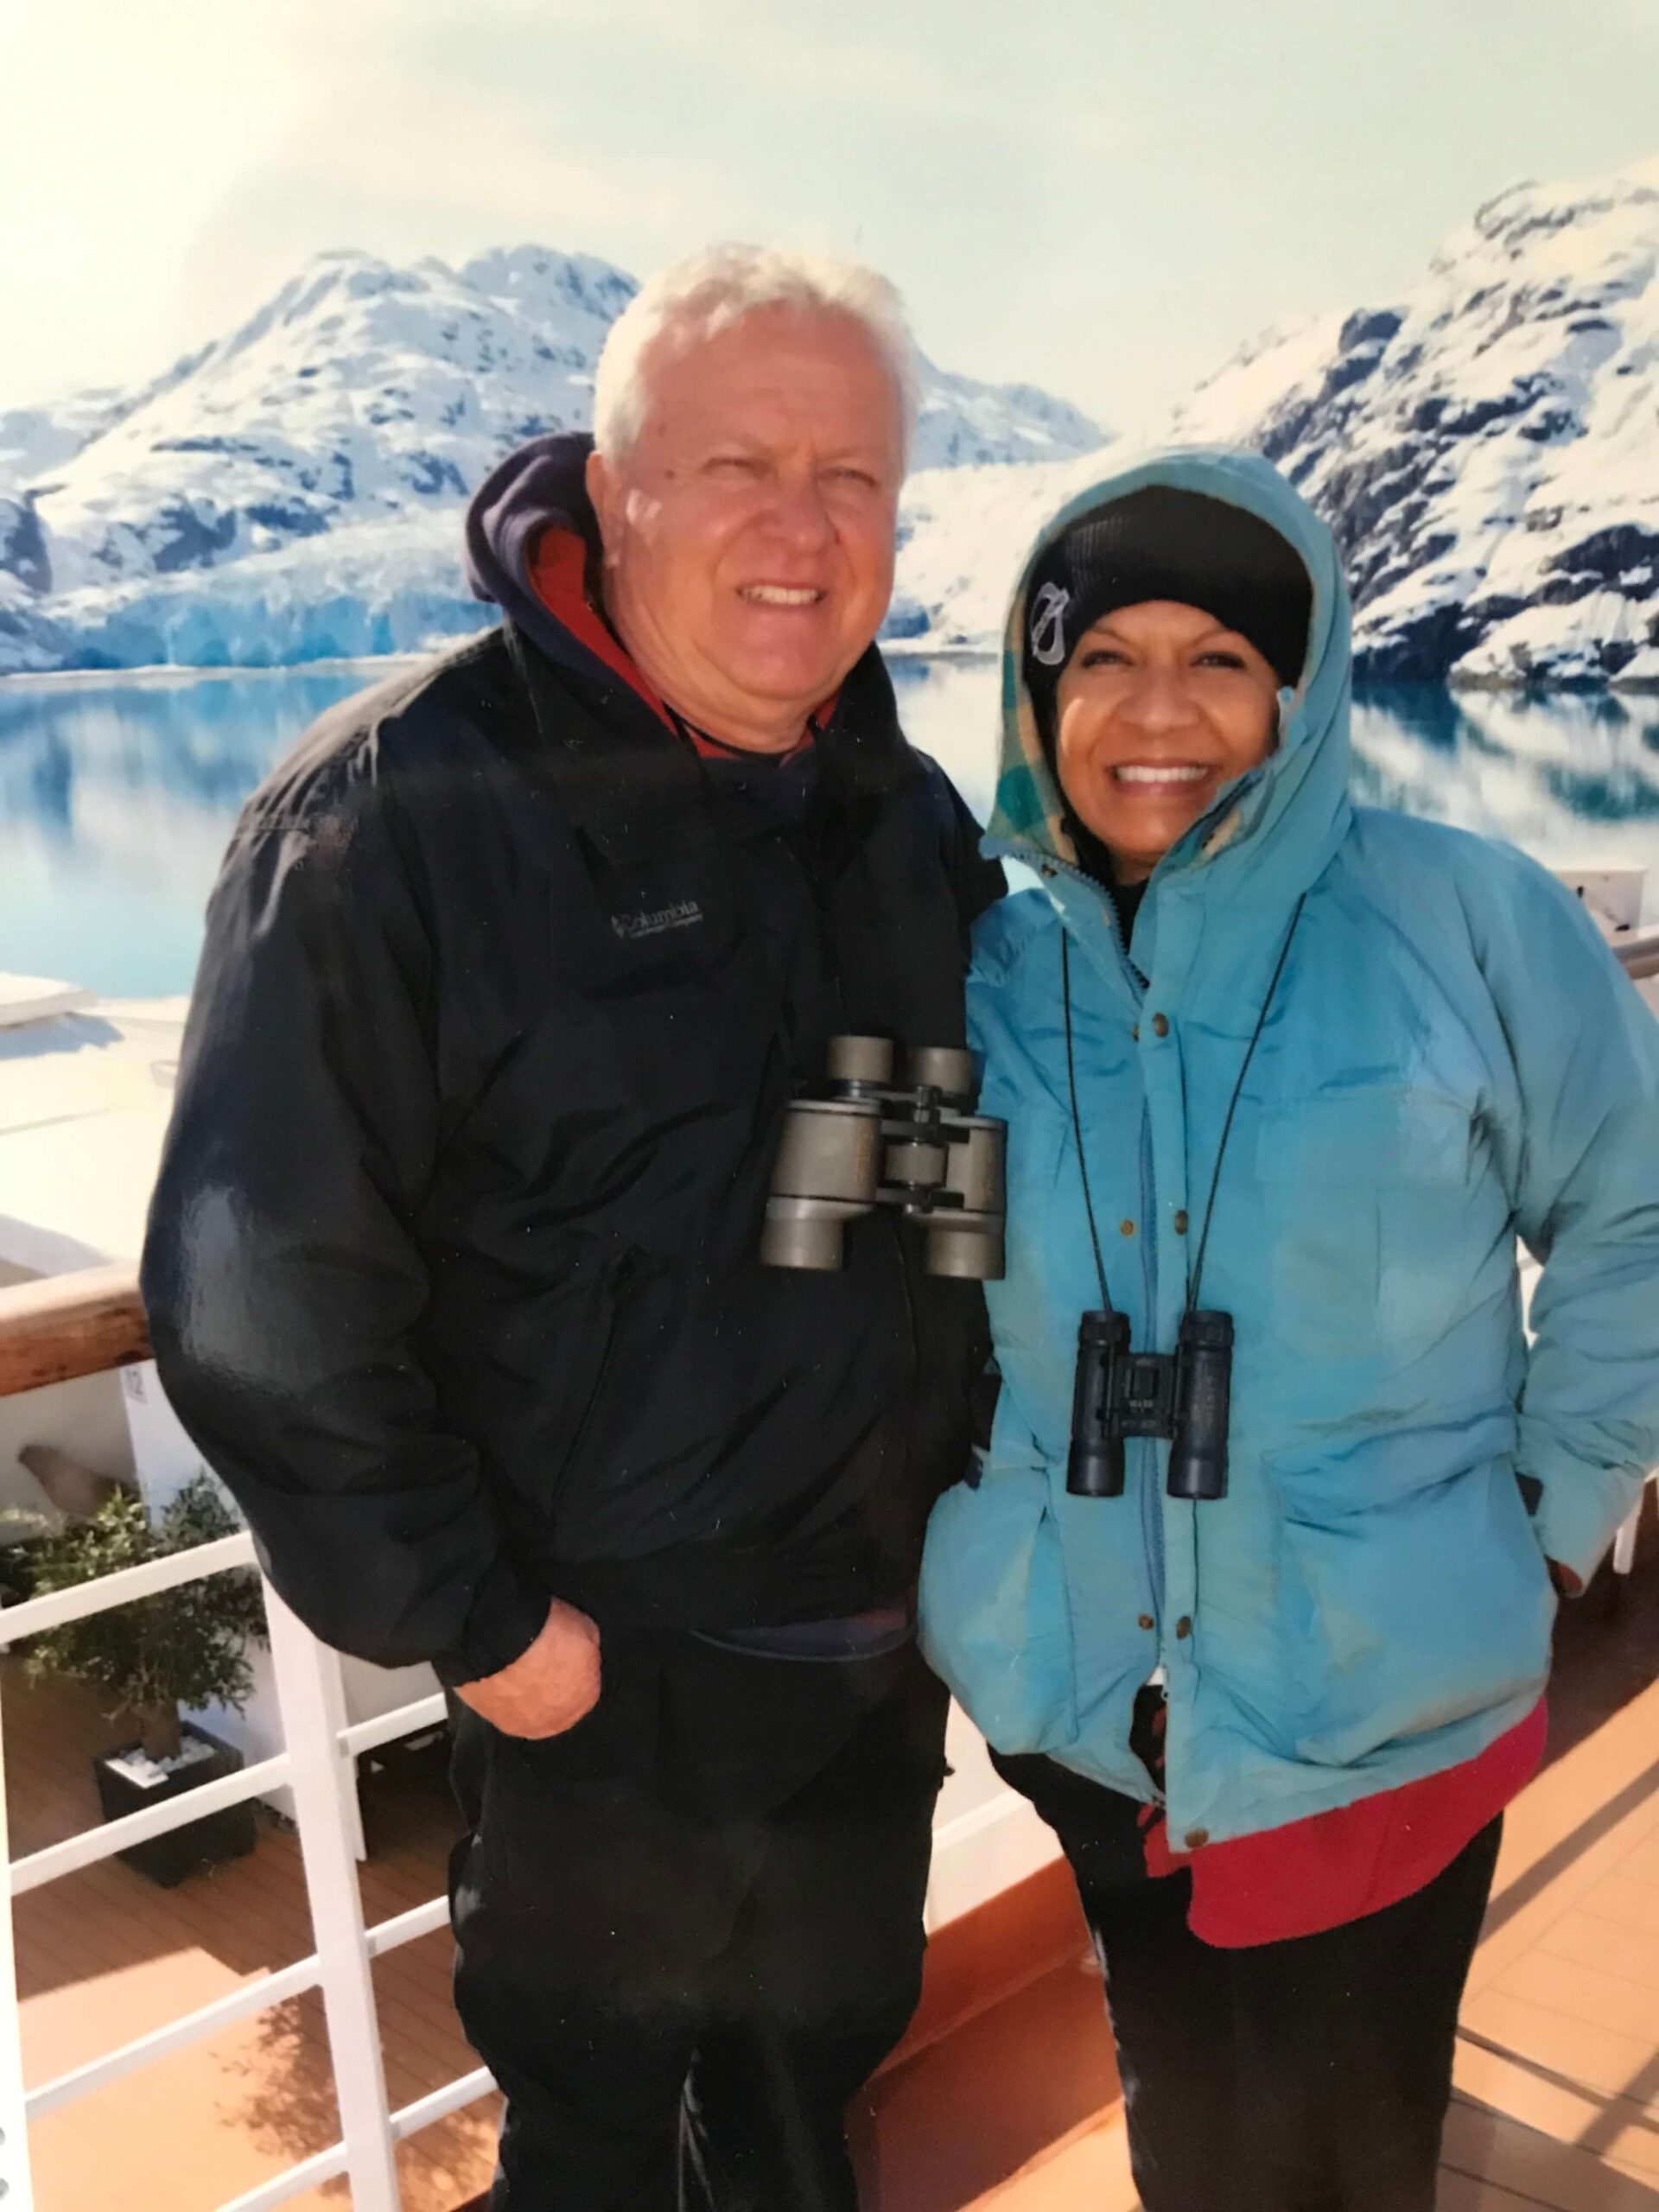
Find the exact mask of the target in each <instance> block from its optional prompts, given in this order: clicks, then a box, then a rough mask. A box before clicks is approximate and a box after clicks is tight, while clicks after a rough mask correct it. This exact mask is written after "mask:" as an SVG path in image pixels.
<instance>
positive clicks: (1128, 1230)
mask: <svg viewBox="0 0 1659 2212" xmlns="http://www.w3.org/2000/svg"><path fill="white" fill-rule="evenodd" d="M1117 1226H1118V1230H1119V1232H1120V1234H1121V1235H1122V1236H1134V1234H1135V1224H1134V1223H1133V1222H1132V1221H1120V1222H1119V1223H1118V1224H1117Z"/></svg>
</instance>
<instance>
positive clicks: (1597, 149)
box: [0, 0, 1659, 426]
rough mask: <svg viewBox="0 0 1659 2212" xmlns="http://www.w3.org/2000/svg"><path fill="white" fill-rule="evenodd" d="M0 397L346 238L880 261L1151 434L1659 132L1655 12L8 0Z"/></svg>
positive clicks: (965, 355)
mask: <svg viewBox="0 0 1659 2212" xmlns="http://www.w3.org/2000/svg"><path fill="white" fill-rule="evenodd" d="M0 70H3V79H4V82H5V86H6V92H7V99H6V103H5V106H6V115H5V121H4V124H3V127H0V409H3V408H4V407H6V406H9V405H13V404H26V403H29V402H33V401H36V400H41V399H47V398H50V397H54V396H56V395H58V394H60V393H62V392H65V391H69V390H72V389H74V388H77V387H79V386H84V385H98V384H110V383H122V382H127V381H130V380H134V379H136V378H142V377H145V376H149V375H150V374H153V373H155V372H156V371H158V370H160V369H161V368H162V367H164V366H165V365H167V364H168V362H169V361H170V360H171V359H173V358H174V357H175V356H176V355H177V354H179V353H182V352H184V351H185V350H186V349H187V348H188V347H189V346H194V345H199V344H200V343H201V342H202V341H203V340H206V339H207V338H210V337H213V336H216V335H218V334H220V333H221V332H223V331H225V330H226V329H228V328H229V327H231V326H232V324H233V323H234V322H236V321H238V320H239V319H240V318H241V317H242V316H244V315H246V314H248V313H250V312H251V310H252V309H253V308H256V307H257V305H258V304H259V303H260V302H261V301H262V300H263V299H264V298H265V297H266V296H268V295H269V294H270V292H272V291H273V290H275V289H276V288H277V286H278V285H279V284H280V283H283V281H284V280H285V279H286V278H287V277H289V275H291V274H292V273H293V271H294V270H296V268H297V267H298V265H299V264H301V263H302V261H303V260H304V259H305V258H306V257H307V256H308V254H310V253H312V252H313V251H317V250H318V249H320V248H322V247H327V246H341V245H349V246H359V247H363V248H365V249H367V250H368V251H372V252H376V253H379V254H382V255H385V257H388V258H389V259H394V260H399V259H401V260H412V259H416V258H417V257H420V256H421V255H423V254H427V253H436V254H439V255H441V256H442V257H444V258H445V259H448V260H454V259H460V258H463V257H466V256H467V255H468V254H470V253H472V252H474V251H477V250H478V249H479V248H480V247H481V246H485V245H512V244H517V243H520V242H523V241H525V240H531V239H533V240H536V241H537V242H538V243H541V244H544V245H551V246H557V247H562V248H564V249H565V250H567V251H588V252H593V253H597V254H600V255H602V256H603V257H606V258H607V259H608V260H611V261H614V262H617V263H619V264H621V265H622V266H623V267H624V268H627V269H630V270H632V271H633V272H634V273H635V274H636V275H641V274H644V273H645V272H646V271H648V270H651V269H652V267H653V266H656V265H658V264H661V263H662V262H664V261H666V260H670V259H672V258H673V257H676V256H677V255H679V254H681V253H683V252H687V251H690V250H692V249H693V248H695V247H696V246H699V245H703V244H706V243H708V242H709V240H711V239H714V238H758V239H762V240H766V241H768V242H774V243H779V244H792V245H806V246H810V247H814V248H817V249H819V250H823V251H831V252H837V253H845V254H853V255H856V256H858V257H861V258H864V259H868V260H870V261H873V262H874V263H876V264H878V265H879V266H880V267H881V268H883V269H885V270H887V273H888V274H889V275H890V276H892V277H894V278H895V279H896V281H897V282H898V283H899V286H900V288H901V289H902V290H903V291H904V293H905V295H906V299H907V301H908V302H909V304H910V307H911V310H912V317H913V320H914V321H915V324H916V327H917V330H918V335H919V337H920V339H921V341H922V343H923V345H924V346H925V347H926V349H927V351H928V352H929V353H931V354H932V355H933V356H934V358H935V359H938V361H940V362H941V363H942V364H943V365H945V366H947V367H950V368H957V369H963V370H966V371H968V372H970V373H972V374H975V375H979V376H985V377H993V378H1015V377H1018V378H1025V379H1027V380H1028V381H1030V382H1033V383H1037V384H1042V385H1047V386H1048V387H1050V388H1051V389H1052V390H1054V391H1060V392H1063V393H1065V395H1067V396H1068V397H1071V398H1073V399H1076V400H1077V401H1078V402H1080V403H1081V404H1083V405H1084V406H1085V407H1087V408H1089V409H1090V411H1091V412H1093V413H1095V414H1096V415H1097V416H1100V417H1101V418H1102V419H1103V421H1105V422H1107V423H1112V424H1116V425H1120V426H1122V425H1133V424H1134V423H1136V422H1138V421H1141V420H1143V419H1146V418H1147V417H1148V416H1152V415H1153V414H1154V413H1156V412H1158V411H1160V410H1161V408H1162V407H1163V406H1164V405H1165V404H1168V403H1169V402H1170V401H1173V400H1174V399H1176V398H1179V397H1180V396H1181V395H1182V394H1183V393H1184V392H1185V391H1186V390H1187V389H1188V388H1189V387H1190V386H1191V385H1192V384H1193V383H1194V382H1195V381H1197V379H1198V378H1199V377H1201V376H1203V375H1205V374H1206V373H1207V372H1209V371H1210V370H1211V369H1212V368H1214V367H1216V366H1217V365H1218V364H1219V363H1220V362H1221V361H1222V360H1224V359H1225V358H1226V357H1227V356H1228V355H1229V354H1230V353H1232V352H1233V350H1234V349H1235V347H1236V346H1237V345H1238V344H1239V342H1240V341H1241V340H1243V339H1244V338H1246V337H1249V336H1250V335H1252V334H1255V332H1256V331H1258V330H1260V329H1261V328H1262V327H1264V326H1266V325H1267V324H1268V323H1273V322H1280V321H1288V320H1291V319H1293V318H1295V317H1299V316H1301V315H1307V314H1310V313H1314V312H1318V311H1321V310H1324V309H1327V308H1351V307H1356V306H1361V305H1381V304H1385V303H1387V302H1389V300H1390V299H1391V298H1393V297H1394V296H1396V295H1397V294H1398V293H1400V292H1401V291H1402V290H1404V289H1406V288H1408V286H1409V285H1411V284H1412V283H1414V281H1415V280H1416V279H1417V278H1418V277H1420V276H1421V273H1422V271H1423V270H1424V268H1425V266H1426V264H1427V259H1428V257H1429V255H1430V254H1431V253H1432V251H1433V249H1434V247H1435V245H1437V244H1438V242H1439V241H1440V238H1442V237H1443V236H1445V235H1446V233H1447V232H1450V231H1451V230H1452V229H1453V228H1454V227H1455V226H1457V225H1459V223H1461V222H1463V221H1464V220H1465V219H1467V217H1468V216H1469V215H1470V214H1471V213H1472V212H1473V210H1474V208H1475V207H1477V205H1478V203H1479V202H1480V201H1481V200H1484V199H1485V198H1488V197H1489V196H1490V195H1491V194H1493V193H1494V192H1497V191H1498V190H1500V189H1502V188H1503V187H1504V186H1505V185H1507V184H1510V183H1512V182H1514V181H1517V180H1519V179H1521V178H1524V177H1533V178H1536V179H1540V180H1554V179H1559V178H1572V177H1578V176H1593V175H1598V174H1599V173H1601V172H1602V171H1605V170H1607V169H1611V168H1618V167H1619V166H1621V165H1622V164H1624V162H1630V161H1633V160H1636V159H1638V158H1640V157H1641V156H1644V155H1648V154H1651V153H1654V152H1656V151H1659V0H1323V3H1322V4H1321V0H1252V4H1250V5H1249V6H1243V5H1241V4H1240V0H1130V3H1129V4H1125V0H835V4H833V5H825V4H823V0H670V3H669V4H658V3H657V0H0Z"/></svg>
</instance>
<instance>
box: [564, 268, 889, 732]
mask: <svg viewBox="0 0 1659 2212" xmlns="http://www.w3.org/2000/svg"><path fill="white" fill-rule="evenodd" d="M645 374H646V390H647V396H648V404H647V411H646V415H645V421H644V423H642V424H641V426H640V429H639V435H638V437H637V438H636V439H635V441H634V443H633V447H632V450H631V451H630V452H629V453H627V454H625V455H623V456H621V457H620V459H617V460H615V461H605V460H602V459H601V457H600V456H599V455H598V454H594V457H593V459H592V460H591V461H590V462H589V463H588V489H589V492H590V493H591V494H592V496H593V500H594V506H595V508H596V510H597V511H598V514H599V520H600V528H601V532H602V534H603V537H604V541H605V599H606V606H607V611H608V612H609V613H610V616H611V619H612V620H613V622H614V623H615V625H616V627H617V629H618V631H619V632H620V635H621V638H622V640H623V643H624V644H625V645H626V646H627V648H628V650H629V652H631V653H632V655H633V657H634V658H635V660H636V661H637V662H638V663H639V666H640V668H641V670H642V671H643V672H644V674H645V677H647V679H648V680H649V681H650V682H651V683H652V684H653V685H654V686H655V687H656V689H657V690H658V691H659V692H660V693H661V695H662V696H663V697H664V698H665V699H666V700H667V701H668V702H669V703H670V705H671V706H672V707H674V708H675V709H677V710H678V712H679V713H681V714H682V715H684V716H685V718H686V719H687V721H690V722H692V723H695V724H696V727H697V728H700V729H705V730H707V731H708V732H709V734H711V735H713V736H715V737H720V738H724V739H725V740H726V741H728V743H731V744H734V745H743V746H747V747H752V748H753V749H756V750H760V751H774V750H781V749H784V748H785V747H788V746H791V745H792V744H793V743H794V742H795V741H796V740H797V739H798V736H799V735H800V732H801V727H802V724H803V722H804V719H805V717H806V715H808V714H809V713H810V711H811V709H813V708H814V707H816V706H817V704H818V703H819V702H820V701H821V700H823V699H824V698H826V697H828V696H829V694H830V693H831V692H833V691H834V690H835V689H836V685H837V684H839V683H840V682H841V680H842V677H844V676H845V675H846V673H847V671H849V669H850V668H851V667H852V665H853V664H854V663H855V661H856V660H857V659H858V658H859V657H860V656H861V654H862V653H863V652H864V651H865V649H866V647H867V646H868V645H869V644H870V642H871V640H872V639H874V636H875V633H876V631H877V630H878V629H879V628H880V623H881V618H882V616H883V615H884V614H885V613H886V612H887V601H888V599H889V598H890V596H891V595H892V591H893V524H894V518H895V516H896V513H897V510H898V503H899V486H900V484H901V482H902V480H903V476H904V459H903V452H902V429H901V424H900V417H899V396H898V394H897V392H896V391H895V390H894V388H893V379H892V378H891V376H890V375H889V373H888V372H887V366H886V365H885V363H884V362H883V360H882V359H881V357H880V354H879V353H878V352H877V351H876V348H875V346H874V342H873V340H871V339H870V338H869V337H868V335H867V334H866V333H865V331H864V330H863V328H862V327H861V325H860V324H858V323H857V322H855V321H853V320H852V318H851V317H850V316H848V315H837V314H833V313H827V312H822V311H818V310H811V309H801V308H759V309H757V310H755V312H753V314H751V315H745V316H743V317H742V318H741V320H740V321H737V322H736V323H734V324H733V325H732V326H731V327H729V328H728V329H726V330H723V331H721V333H720V334H718V336H716V337H715V338H712V339H709V340H701V341H696V340H694V341H692V342H690V343H689V344H687V345H685V346H684V347H683V350H680V349H678V348H677V346H676V345H675V342H674V340H673V337H672V334H670V336H669V337H668V339H667V340H665V341H662V340H659V341H658V346H657V347H655V348H654V349H653V350H652V353H651V354H650V355H648V356H647V358H646V361H645Z"/></svg>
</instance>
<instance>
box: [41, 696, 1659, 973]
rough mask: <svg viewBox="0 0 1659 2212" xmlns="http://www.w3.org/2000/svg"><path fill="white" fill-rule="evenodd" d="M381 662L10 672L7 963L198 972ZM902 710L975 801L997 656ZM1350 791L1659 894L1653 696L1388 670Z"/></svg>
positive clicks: (1367, 715)
mask: <svg viewBox="0 0 1659 2212" xmlns="http://www.w3.org/2000/svg"><path fill="white" fill-rule="evenodd" d="M385 673H386V664H385V663H378V664H371V665H368V666H360V667H355V668H328V669H291V670H272V671H247V672H239V673H236V674H231V675H206V676H196V675H192V676H183V677H160V676H151V677H124V678H116V677H109V678H97V679H82V678H76V679H73V680H65V679H60V680H58V681H55V682H51V683H22V682H17V681H15V680H14V681H10V682H3V683H0V969H12V970H14V971H22V973H24V974H31V975H48V976H60V977H62V978H65V979H67V980H68V981H72V982H79V983H85V984H88V985H90V986H92V988H95V989H97V990H100V991H104V992H108V993H111V994H118V995H149V994H154V993H160V992H170V991H182V990H187V989H188V988H189V984H190V978H191V975H192V972H193V970H194V964H195V957H196V949H197V945H198V944H199V942H200V933H201V912H202V906H203V902H204V901H205V899H206V898H207V891H208V887H209V886H210V885H211V883H212V881H213V874H214V871H215V869H216V868H217V866H218V862H219V854H220V851H221V850H222V849H223V846H224V843H225V840H226V836H227V835H228V833H229V830H230V827H231V823H232V819H233V817H234V816H235V813H236V810H237V807H238V804H240V802H241V800H242V799H243V798H244V797H245V794H246V793H247V792H248V791H251V789H252V788H253V786H254V785H255V784H256V783H257V782H258V780H259V779H260V778H261V777H262V776H263V775H264V772H265V771H266V769H267V768H268V767H269V766H270V765H271V763H272V762H273V761H275V760H277V759H279V758H280V757H281V755H282V754H283V753H284V752H285V751H286V750H287V748H288V747H289V746H290V745H292V744H293V742H294V741H295V740H296V738H297V737H298V736H299V734H300V733H301V731H302V730H303V729H304V728H305V727H306V725H307V723H308V722H309V721H312V720H313V718H314V717H315V715H319V714H321V712H322V710H323V709H324V708H325V707H327V706H330V705H332V704H333V702H334V701H335V700H336V699H340V698H342V697H344V696H346V694H347V693H349V692H351V691H353V690H359V689H360V688H361V687H362V686H363V685H364V684H365V683H370V682H372V681H374V680H376V679H377V678H378V677H379V676H382V675H384V674H385ZM897 680H898V683H899V702H900V706H901V708H902V710H903V712H904V715H905V720H906V727H907V728H908V729H909V731H910V734H911V735H912V737H913V738H914V739H915V741H917V743H918V744H919V745H921V746H923V747H925V748H926V750H927V751H929V752H930V753H933V754H934V755H935V757H936V758H937V759H938V760H941V761H943V762H944V765H945V766H946V767H947V768H949V769H950V772H951V774H952V775H953V776H954V777H955V778H956V779H957V783H958V784H959V785H960V786H961V788H962V791H963V794H964V796H965V797H966V798H967V799H968V801H969V804H971V805H972V806H973V807H974V808H975V809H976V811H978V812H979V813H981V814H983V812H984V810H985V808H986V806H987V804H988V802H989V798H990V787H991V779H992V774H993V768H994V760H995V692H996V684H995V671H994V670H993V668H992V666H991V664H990V663H989V662H988V661H970V662H963V661H955V662H938V661H931V662H930V661H919V660H918V661H910V662H905V663H901V664H899V667H898V670H897ZM1355 735H1356V740H1357V747H1358V752H1359V755H1360V769H1359V779H1358V780H1359V787H1360V792H1361V796H1363V798H1368V799H1371V800H1375V801H1380V802H1383V803H1384V804H1389V805H1394V806H1402V807H1406V808H1408V809H1409V810H1411V811H1412V812H1414V813H1419V814H1427V815H1433V816H1435V817H1440V818H1441V819H1443V820H1446V821H1450V822H1455V823H1461V824H1463V825H1464V826H1465V827H1466V828H1470V829H1480V830H1484V831H1486V832H1488V833H1490V834H1492V835H1495V836H1504V837H1509V838H1510V839H1512V840H1513V841H1514V842H1516V843H1517V844H1520V845H1522V846H1524V847H1526V849H1528V850H1529V851H1530V852H1533V853H1535V854H1537V855H1539V856H1540V857H1541V858H1542V859H1545V860H1548V861H1554V862H1559V863H1560V864H1563V865H1567V864H1571V865H1574V866H1581V867H1589V866H1593V865H1596V864H1598V863H1623V864H1626V865H1636V866H1646V867H1649V868H1651V869H1652V871H1653V876H1654V879H1655V880H1652V881H1650V883H1649V894H1648V896H1649V911H1650V912H1651V911H1652V910H1653V908H1654V906H1656V904H1659V699H1651V700H1648V699H1636V698H1632V699H1629V700H1624V701H1618V700H1614V699H1610V698H1589V697H1582V698H1580V697H1573V698H1559V699H1552V700H1548V701H1527V700H1522V701H1517V700H1494V699H1484V698H1482V699H1454V698H1452V696H1450V695H1449V694H1447V693H1445V692H1441V691H1437V690H1428V689H1418V688H1414V687H1413V688H1407V687H1399V688H1396V689H1394V690H1389V691H1378V692H1375V693H1373V694H1371V695H1370V696H1369V697H1368V698H1367V699H1366V700H1365V701H1364V702H1363V703H1362V704H1361V706H1360V707H1359V709H1358V710H1357V716H1356V723H1355Z"/></svg>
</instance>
